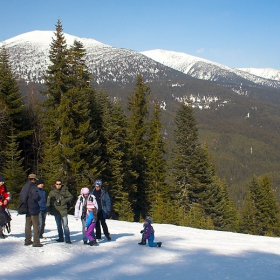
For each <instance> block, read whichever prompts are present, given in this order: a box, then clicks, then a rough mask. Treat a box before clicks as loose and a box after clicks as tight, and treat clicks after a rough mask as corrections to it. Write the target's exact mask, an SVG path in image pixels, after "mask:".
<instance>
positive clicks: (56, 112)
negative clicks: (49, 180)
mask: <svg viewBox="0 0 280 280" xmlns="http://www.w3.org/2000/svg"><path fill="white" fill-rule="evenodd" d="M62 31H63V30H62V25H61V22H60V21H58V23H57V25H56V33H55V36H56V37H55V39H53V42H52V45H51V49H50V60H51V65H50V66H49V69H48V71H47V73H48V76H47V77H46V80H47V83H46V85H47V91H46V92H45V93H47V94H48V99H47V101H46V102H45V107H46V109H47V110H46V118H45V119H46V122H45V126H46V127H47V128H48V127H49V128H50V129H49V130H47V129H46V137H47V139H49V140H48V141H46V142H47V143H50V146H49V147H52V146H53V144H54V145H55V144H57V148H56V153H55V155H56V156H58V159H55V162H57V163H59V164H58V166H57V167H58V169H56V172H55V173H57V174H60V176H61V178H62V179H63V181H64V183H66V184H67V186H68V187H69V190H70V191H71V192H72V193H73V194H78V193H79V191H80V188H81V185H82V186H83V185H88V183H89V177H90V175H89V173H91V171H92V170H90V164H89V162H88V161H87V158H86V157H85V155H87V154H91V151H92V146H93V144H92V143H89V138H90V136H89V135H90V133H91V129H90V122H91V117H90V93H91V90H90V87H89V82H90V77H89V73H88V71H87V68H86V65H85V59H84V56H85V54H86V52H85V49H84V48H83V45H82V43H80V42H78V41H74V44H73V46H71V47H70V49H67V45H66V43H65V38H64V34H63V32H62ZM52 127H53V128H54V129H53V128H52ZM48 131H49V132H50V134H48ZM57 149H58V150H57ZM45 155H47V153H45ZM45 161H46V160H45ZM45 170H46V168H45ZM52 173H53V172H52ZM47 177H51V175H50V174H49V175H47Z"/></svg>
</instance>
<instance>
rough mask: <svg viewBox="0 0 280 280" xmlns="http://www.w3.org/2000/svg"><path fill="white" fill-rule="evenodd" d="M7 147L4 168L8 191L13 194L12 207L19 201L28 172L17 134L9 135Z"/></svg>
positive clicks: (10, 205)
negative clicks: (24, 164) (24, 165)
mask: <svg viewBox="0 0 280 280" xmlns="http://www.w3.org/2000/svg"><path fill="white" fill-rule="evenodd" d="M8 139H9V141H8V143H7V148H6V150H5V158H6V164H5V167H4V168H3V172H2V174H3V176H4V177H5V178H7V179H6V184H7V187H8V191H9V192H10V193H11V194H12V198H13V199H12V201H11V203H10V204H9V207H10V208H15V207H16V205H17V204H18V203H19V193H20V190H21V188H22V186H23V184H24V183H25V181H26V173H25V171H24V168H23V160H24V159H23V158H22V157H21V153H22V151H20V150H19V143H18V142H17V140H16V137H15V136H13V135H12V136H8Z"/></svg>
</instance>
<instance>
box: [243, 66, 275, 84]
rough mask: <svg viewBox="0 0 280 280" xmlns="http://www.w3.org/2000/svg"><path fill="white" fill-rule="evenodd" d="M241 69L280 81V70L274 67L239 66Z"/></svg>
mask: <svg viewBox="0 0 280 280" xmlns="http://www.w3.org/2000/svg"><path fill="white" fill-rule="evenodd" d="M239 70H241V71H245V72H248V73H250V74H253V75H256V76H259V77H262V78H265V79H270V80H275V81H280V70H276V69H273V68H239Z"/></svg>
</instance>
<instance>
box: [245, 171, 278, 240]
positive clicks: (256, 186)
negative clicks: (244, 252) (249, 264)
mask: <svg viewBox="0 0 280 280" xmlns="http://www.w3.org/2000/svg"><path fill="white" fill-rule="evenodd" d="M241 231H242V232H244V233H249V234H255V235H269V236H279V234H280V219H279V205H278V204H277V201H276V198H275V194H274V193H273V190H272V187H271V183H270V180H269V178H268V177H267V175H265V176H264V177H263V178H257V177H256V176H253V179H252V181H251V184H250V186H249V189H248V192H247V195H246V197H245V201H244V205H243V209H242V220H241Z"/></svg>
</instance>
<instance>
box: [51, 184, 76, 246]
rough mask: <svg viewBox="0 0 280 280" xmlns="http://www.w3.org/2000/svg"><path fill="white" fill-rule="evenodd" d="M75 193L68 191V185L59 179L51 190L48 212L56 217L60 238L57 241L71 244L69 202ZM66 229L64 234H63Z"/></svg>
mask: <svg viewBox="0 0 280 280" xmlns="http://www.w3.org/2000/svg"><path fill="white" fill-rule="evenodd" d="M72 199H73V195H72V194H71V193H70V192H69V191H68V189H67V187H66V186H64V185H62V181H61V180H60V179H57V180H56V181H55V186H54V188H53V189H52V190H51V191H50V193H49V195H48V199H47V213H48V215H50V214H51V215H53V216H54V218H55V222H56V226H57V231H58V239H56V241H57V242H64V240H65V243H68V244H71V243H72V242H71V240H70V230H69V227H68V216H67V204H68V203H69V202H71V201H72ZM63 231H64V236H63Z"/></svg>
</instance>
